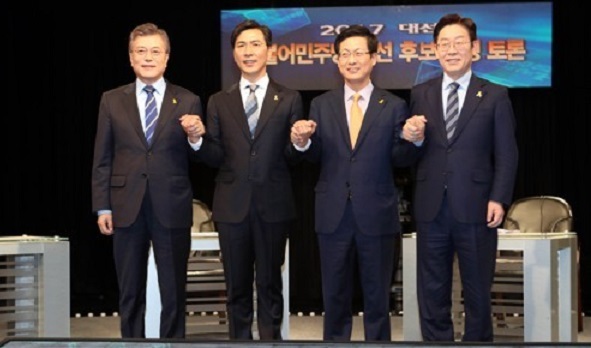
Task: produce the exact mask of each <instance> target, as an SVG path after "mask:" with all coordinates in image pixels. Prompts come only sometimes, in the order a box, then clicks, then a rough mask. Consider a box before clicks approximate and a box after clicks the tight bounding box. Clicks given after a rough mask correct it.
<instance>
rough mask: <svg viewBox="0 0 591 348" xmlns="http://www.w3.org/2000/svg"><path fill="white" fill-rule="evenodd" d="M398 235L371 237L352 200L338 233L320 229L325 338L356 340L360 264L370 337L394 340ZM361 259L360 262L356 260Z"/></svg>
mask: <svg viewBox="0 0 591 348" xmlns="http://www.w3.org/2000/svg"><path fill="white" fill-rule="evenodd" d="M397 238H399V235H398V234H388V235H381V236H371V235H367V234H365V233H363V232H362V231H361V230H360V229H359V227H358V226H357V222H356V221H355V217H354V215H353V209H352V205H351V203H350V202H348V203H347V207H346V209H345V213H344V214H343V219H342V221H341V222H340V224H339V226H338V228H337V229H336V231H335V232H334V233H330V234H321V233H319V234H318V245H319V247H320V265H321V271H322V292H323V296H322V298H323V302H324V334H323V336H324V340H328V341H350V340H351V329H352V320H353V318H352V301H353V288H354V284H353V282H354V275H355V267H357V268H358V270H359V278H360V281H361V289H362V292H363V327H364V333H365V340H366V341H389V340H390V339H391V326H390V289H391V286H392V272H393V269H394V254H395V246H396V239H397ZM355 260H357V263H355Z"/></svg>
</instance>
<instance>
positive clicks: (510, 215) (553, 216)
mask: <svg viewBox="0 0 591 348" xmlns="http://www.w3.org/2000/svg"><path fill="white" fill-rule="evenodd" d="M572 224H573V215H572V209H571V207H570V205H569V204H568V202H566V200H564V199H562V198H559V197H554V196H531V197H525V198H521V199H518V200H516V201H515V202H514V203H513V204H512V205H511V206H510V207H509V209H508V211H507V214H506V217H505V222H504V224H503V229H505V230H512V231H519V232H521V233H528V232H529V233H540V232H541V233H564V232H573V231H572ZM577 253H578V251H577ZM577 272H579V265H578V254H577ZM576 286H577V287H578V297H579V300H578V302H579V313H578V328H579V331H582V329H583V317H582V307H581V288H580V281H579V284H577V285H576ZM523 304H524V298H523V254H522V252H520V251H507V250H505V251H498V254H497V263H496V269H495V278H494V281H493V286H492V310H493V324H494V334H495V336H507V337H511V336H516V337H519V336H521V337H523V334H524V320H523V319H524V318H523V315H524V307H523ZM452 313H453V320H454V327H455V328H456V330H455V331H456V337H461V333H462V331H463V297H462V292H461V283H460V281H459V269H458V267H457V262H455V265H454V291H453V306H452Z"/></svg>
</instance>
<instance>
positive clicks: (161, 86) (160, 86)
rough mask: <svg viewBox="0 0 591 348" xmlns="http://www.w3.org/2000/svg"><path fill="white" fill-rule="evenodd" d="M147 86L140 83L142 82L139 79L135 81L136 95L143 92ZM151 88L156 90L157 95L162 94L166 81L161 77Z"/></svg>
mask: <svg viewBox="0 0 591 348" xmlns="http://www.w3.org/2000/svg"><path fill="white" fill-rule="evenodd" d="M146 86H147V85H146V84H145V83H144V82H142V80H140V79H139V78H136V79H135V92H136V94H140V93H142V92H143V91H144V87H146ZM152 86H153V87H154V89H155V90H156V93H158V94H161V95H162V94H164V89H165V87H166V81H165V80H164V78H163V77H161V78H159V79H158V81H156V82H154V83H153V84H152Z"/></svg>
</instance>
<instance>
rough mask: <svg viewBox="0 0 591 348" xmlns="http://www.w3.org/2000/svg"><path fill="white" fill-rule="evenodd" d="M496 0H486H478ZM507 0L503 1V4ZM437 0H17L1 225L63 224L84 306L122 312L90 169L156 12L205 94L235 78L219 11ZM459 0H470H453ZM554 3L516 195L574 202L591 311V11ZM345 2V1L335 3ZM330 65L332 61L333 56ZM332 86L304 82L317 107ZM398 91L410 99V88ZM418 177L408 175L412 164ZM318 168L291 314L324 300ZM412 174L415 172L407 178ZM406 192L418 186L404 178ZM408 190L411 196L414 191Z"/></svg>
mask: <svg viewBox="0 0 591 348" xmlns="http://www.w3.org/2000/svg"><path fill="white" fill-rule="evenodd" d="M473 2H483V1H472V3H473ZM497 2H499V1H497ZM431 3H438V2H433V1H431V2H429V1H377V0H376V1H369V0H368V1H362V0H341V1H323V0H317V1H265V0H258V1H227V0H226V1H224V0H218V1H211V2H209V1H208V2H201V1H199V2H197V1H196V2H195V3H194V4H192V5H186V4H185V5H184V4H182V3H181V2H160V3H158V5H152V7H149V6H148V5H147V4H144V3H137V2H135V3H133V4H132V3H127V2H121V3H118V4H117V6H114V5H106V4H101V6H98V5H93V4H92V3H89V4H85V5H84V7H76V6H74V7H72V6H68V7H66V6H63V7H62V6H59V5H56V4H54V3H50V2H46V3H44V4H42V5H32V4H31V5H28V4H24V3H23V4H19V3H14V4H12V5H10V6H7V5H5V7H6V8H4V9H3V11H2V12H1V14H0V25H1V26H2V36H1V37H2V40H0V43H1V46H0V47H1V52H2V53H0V55H2V60H1V61H2V62H3V66H4V71H3V72H2V77H3V78H2V80H0V83H1V84H2V85H3V88H2V90H3V92H0V97H1V99H2V105H3V110H4V111H3V112H1V113H0V115H1V116H0V118H1V120H2V121H1V123H0V124H1V125H2V126H1V128H0V129H1V131H2V134H3V137H2V139H3V140H2V143H3V147H2V148H3V152H2V162H3V165H2V172H3V175H2V177H3V178H4V185H3V188H2V206H1V207H0V208H1V209H0V221H2V229H1V232H0V234H1V235H20V234H30V235H48V236H53V235H59V236H63V237H67V238H69V240H70V243H71V244H70V249H71V265H70V266H71V296H72V312H73V313H77V312H82V313H86V312H107V313H110V312H113V311H116V308H117V305H116V298H117V288H116V280H115V272H114V267H113V262H112V253H111V238H109V237H105V236H102V235H101V234H100V233H99V232H98V229H97V227H96V218H95V216H93V215H92V213H91V206H90V201H91V200H90V169H91V164H92V152H93V141H94V133H95V130H96V118H97V113H98V103H99V98H100V95H101V93H102V92H103V91H105V90H107V89H111V88H114V87H116V86H119V85H121V84H125V83H129V82H132V81H133V79H134V75H133V72H132V69H131V67H130V66H129V61H128V54H127V40H128V34H129V32H130V30H131V29H133V27H135V26H136V25H138V24H140V23H143V22H147V21H150V22H154V23H156V24H158V25H159V26H161V27H163V28H164V29H166V30H167V31H168V33H169V35H170V37H171V42H172V53H171V59H170V61H169V67H168V69H167V73H166V77H167V78H168V79H169V80H170V81H171V82H173V83H176V84H180V85H182V86H184V87H186V88H188V89H190V90H192V91H193V92H195V93H197V94H198V95H200V96H201V97H202V98H203V100H204V102H205V101H206V100H207V98H208V97H209V95H211V94H213V93H214V92H216V91H217V90H219V89H220V87H221V78H220V76H221V75H220V44H219V40H220V32H219V27H220V26H219V10H220V9H231V8H250V7H298V6H359V5H415V4H431ZM449 3H459V4H461V3H467V2H462V1H449ZM553 7H554V33H553V35H554V48H553V51H554V52H553V57H554V58H553V71H554V74H553V81H554V84H553V87H551V88H542V89H540V88H535V89H511V90H510V96H511V98H512V100H513V104H514V109H515V115H516V118H517V124H518V131H517V132H518V134H517V136H518V142H519V149H520V164H519V172H518V178H517V186H516V190H515V198H520V197H524V196H528V195H542V194H543V195H557V196H561V197H563V198H565V199H566V200H567V201H568V202H570V203H571V205H572V208H573V214H574V225H575V230H576V231H577V232H578V233H579V240H580V243H581V256H580V257H581V259H580V261H581V282H582V287H583V296H582V298H583V308H584V310H585V311H586V312H590V311H591V301H590V300H588V298H591V297H590V296H585V294H590V293H591V281H590V280H589V279H590V277H588V276H587V274H588V273H589V271H590V270H591V255H589V254H590V253H591V237H590V236H589V233H587V232H588V230H589V229H591V219H590V218H589V211H590V207H589V198H588V197H589V194H590V193H591V192H590V190H589V179H588V177H587V175H584V171H583V168H586V167H588V166H589V165H590V161H589V157H590V155H589V147H590V146H589V145H590V140H589V134H590V133H591V125H590V121H589V118H590V117H591V93H590V92H591V91H590V88H589V85H588V84H589V78H590V76H589V68H588V66H589V63H588V62H589V58H590V57H591V55H590V52H589V46H590V45H591V40H590V37H591V30H590V29H589V28H588V25H587V24H588V22H587V21H588V19H587V17H586V16H585V14H584V12H583V11H582V10H581V8H580V6H579V5H576V2H566V1H560V2H556V3H554V5H553ZM335 11H338V8H335ZM327 68H330V67H328V66H327ZM322 92H323V91H303V92H302V95H303V97H304V101H305V103H306V107H307V106H308V105H309V102H310V101H311V99H312V98H313V97H314V96H316V95H318V94H320V93H322ZM393 92H394V93H396V94H398V95H400V96H401V97H403V98H405V99H407V100H408V96H409V91H408V90H396V91H393ZM214 174H215V171H214V170H213V169H210V168H207V167H204V166H202V165H193V167H192V168H191V175H192V180H193V184H194V189H195V198H198V199H200V200H202V201H204V202H206V203H208V204H209V203H210V202H211V199H212V192H213V175H214ZM403 174H404V173H403ZM316 176H317V168H315V167H314V166H312V165H309V164H301V165H299V166H298V167H296V168H294V171H293V178H294V190H296V197H297V198H296V199H297V203H298V208H299V213H300V214H299V218H298V219H297V220H296V221H295V223H294V225H293V230H292V233H291V239H290V251H291V260H290V261H291V262H290V269H291V282H290V284H291V307H292V308H291V311H292V312H296V311H309V310H318V309H319V308H320V307H321V290H320V274H319V264H318V256H317V246H316V239H315V235H314V231H313V219H314V216H313V187H314V184H315V180H316ZM404 179H405V175H402V180H404ZM403 189H404V190H405V191H406V190H407V189H408V186H405V187H403ZM405 194H406V193H405Z"/></svg>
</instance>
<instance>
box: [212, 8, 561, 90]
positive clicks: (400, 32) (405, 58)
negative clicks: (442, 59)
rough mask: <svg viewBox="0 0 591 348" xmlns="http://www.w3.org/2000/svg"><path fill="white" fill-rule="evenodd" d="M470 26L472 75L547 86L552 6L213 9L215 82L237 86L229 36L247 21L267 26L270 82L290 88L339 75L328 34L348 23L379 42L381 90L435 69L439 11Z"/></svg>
mask: <svg viewBox="0 0 591 348" xmlns="http://www.w3.org/2000/svg"><path fill="white" fill-rule="evenodd" d="M447 13H459V14H460V15H462V16H463V17H471V18H472V19H474V20H475V22H476V23H477V24H478V28H479V30H478V42H477V51H478V52H477V54H475V55H474V57H473V60H474V62H475V63H474V65H473V67H472V68H473V70H474V72H476V73H477V74H478V76H480V77H483V78H486V79H489V80H491V81H493V82H496V83H499V84H502V85H505V86H508V87H550V86H551V85H552V3H551V2H527V3H494V4H493V3H491V4H462V5H416V6H356V7H300V8H273V9H269V8H267V9H247V10H223V11H221V43H222V46H221V57H222V85H223V88H227V87H229V86H230V85H231V84H232V83H235V82H236V81H238V78H239V72H238V70H237V69H236V67H235V63H234V61H233V58H232V47H231V44H230V34H231V32H232V29H233V28H234V26H235V25H236V24H237V23H239V22H240V21H242V20H244V19H246V18H248V19H254V20H257V21H259V22H261V23H263V24H266V25H268V26H269V27H270V28H271V29H272V31H273V46H272V48H271V50H270V51H271V53H270V56H269V59H268V65H269V72H270V74H271V75H272V76H273V78H274V79H275V80H277V81H278V82H280V83H282V84H285V85H286V86H288V87H291V88H294V89H298V90H325V89H331V88H334V87H336V86H338V85H339V84H340V83H341V78H340V77H339V75H338V70H337V69H336V67H334V66H333V64H334V62H333V56H334V49H333V42H334V39H335V36H336V35H337V34H338V33H339V32H340V31H341V30H342V29H343V28H346V27H347V26H349V25H351V24H362V25H364V26H367V27H368V28H370V29H371V30H372V31H373V32H374V33H375V34H376V35H377V36H378V39H379V41H380V46H379V48H378V64H377V65H376V67H375V68H374V73H373V75H372V80H373V81H374V83H375V84H376V85H378V86H380V87H382V88H386V89H410V88H411V87H412V86H413V85H415V84H417V83H420V82H422V81H425V80H427V79H429V78H431V77H433V76H435V75H437V74H439V73H440V72H441V68H440V66H439V62H438V61H437V58H436V57H435V44H434V43H433V29H434V27H435V23H436V22H437V21H438V20H439V18H440V17H441V16H442V15H443V14H447Z"/></svg>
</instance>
